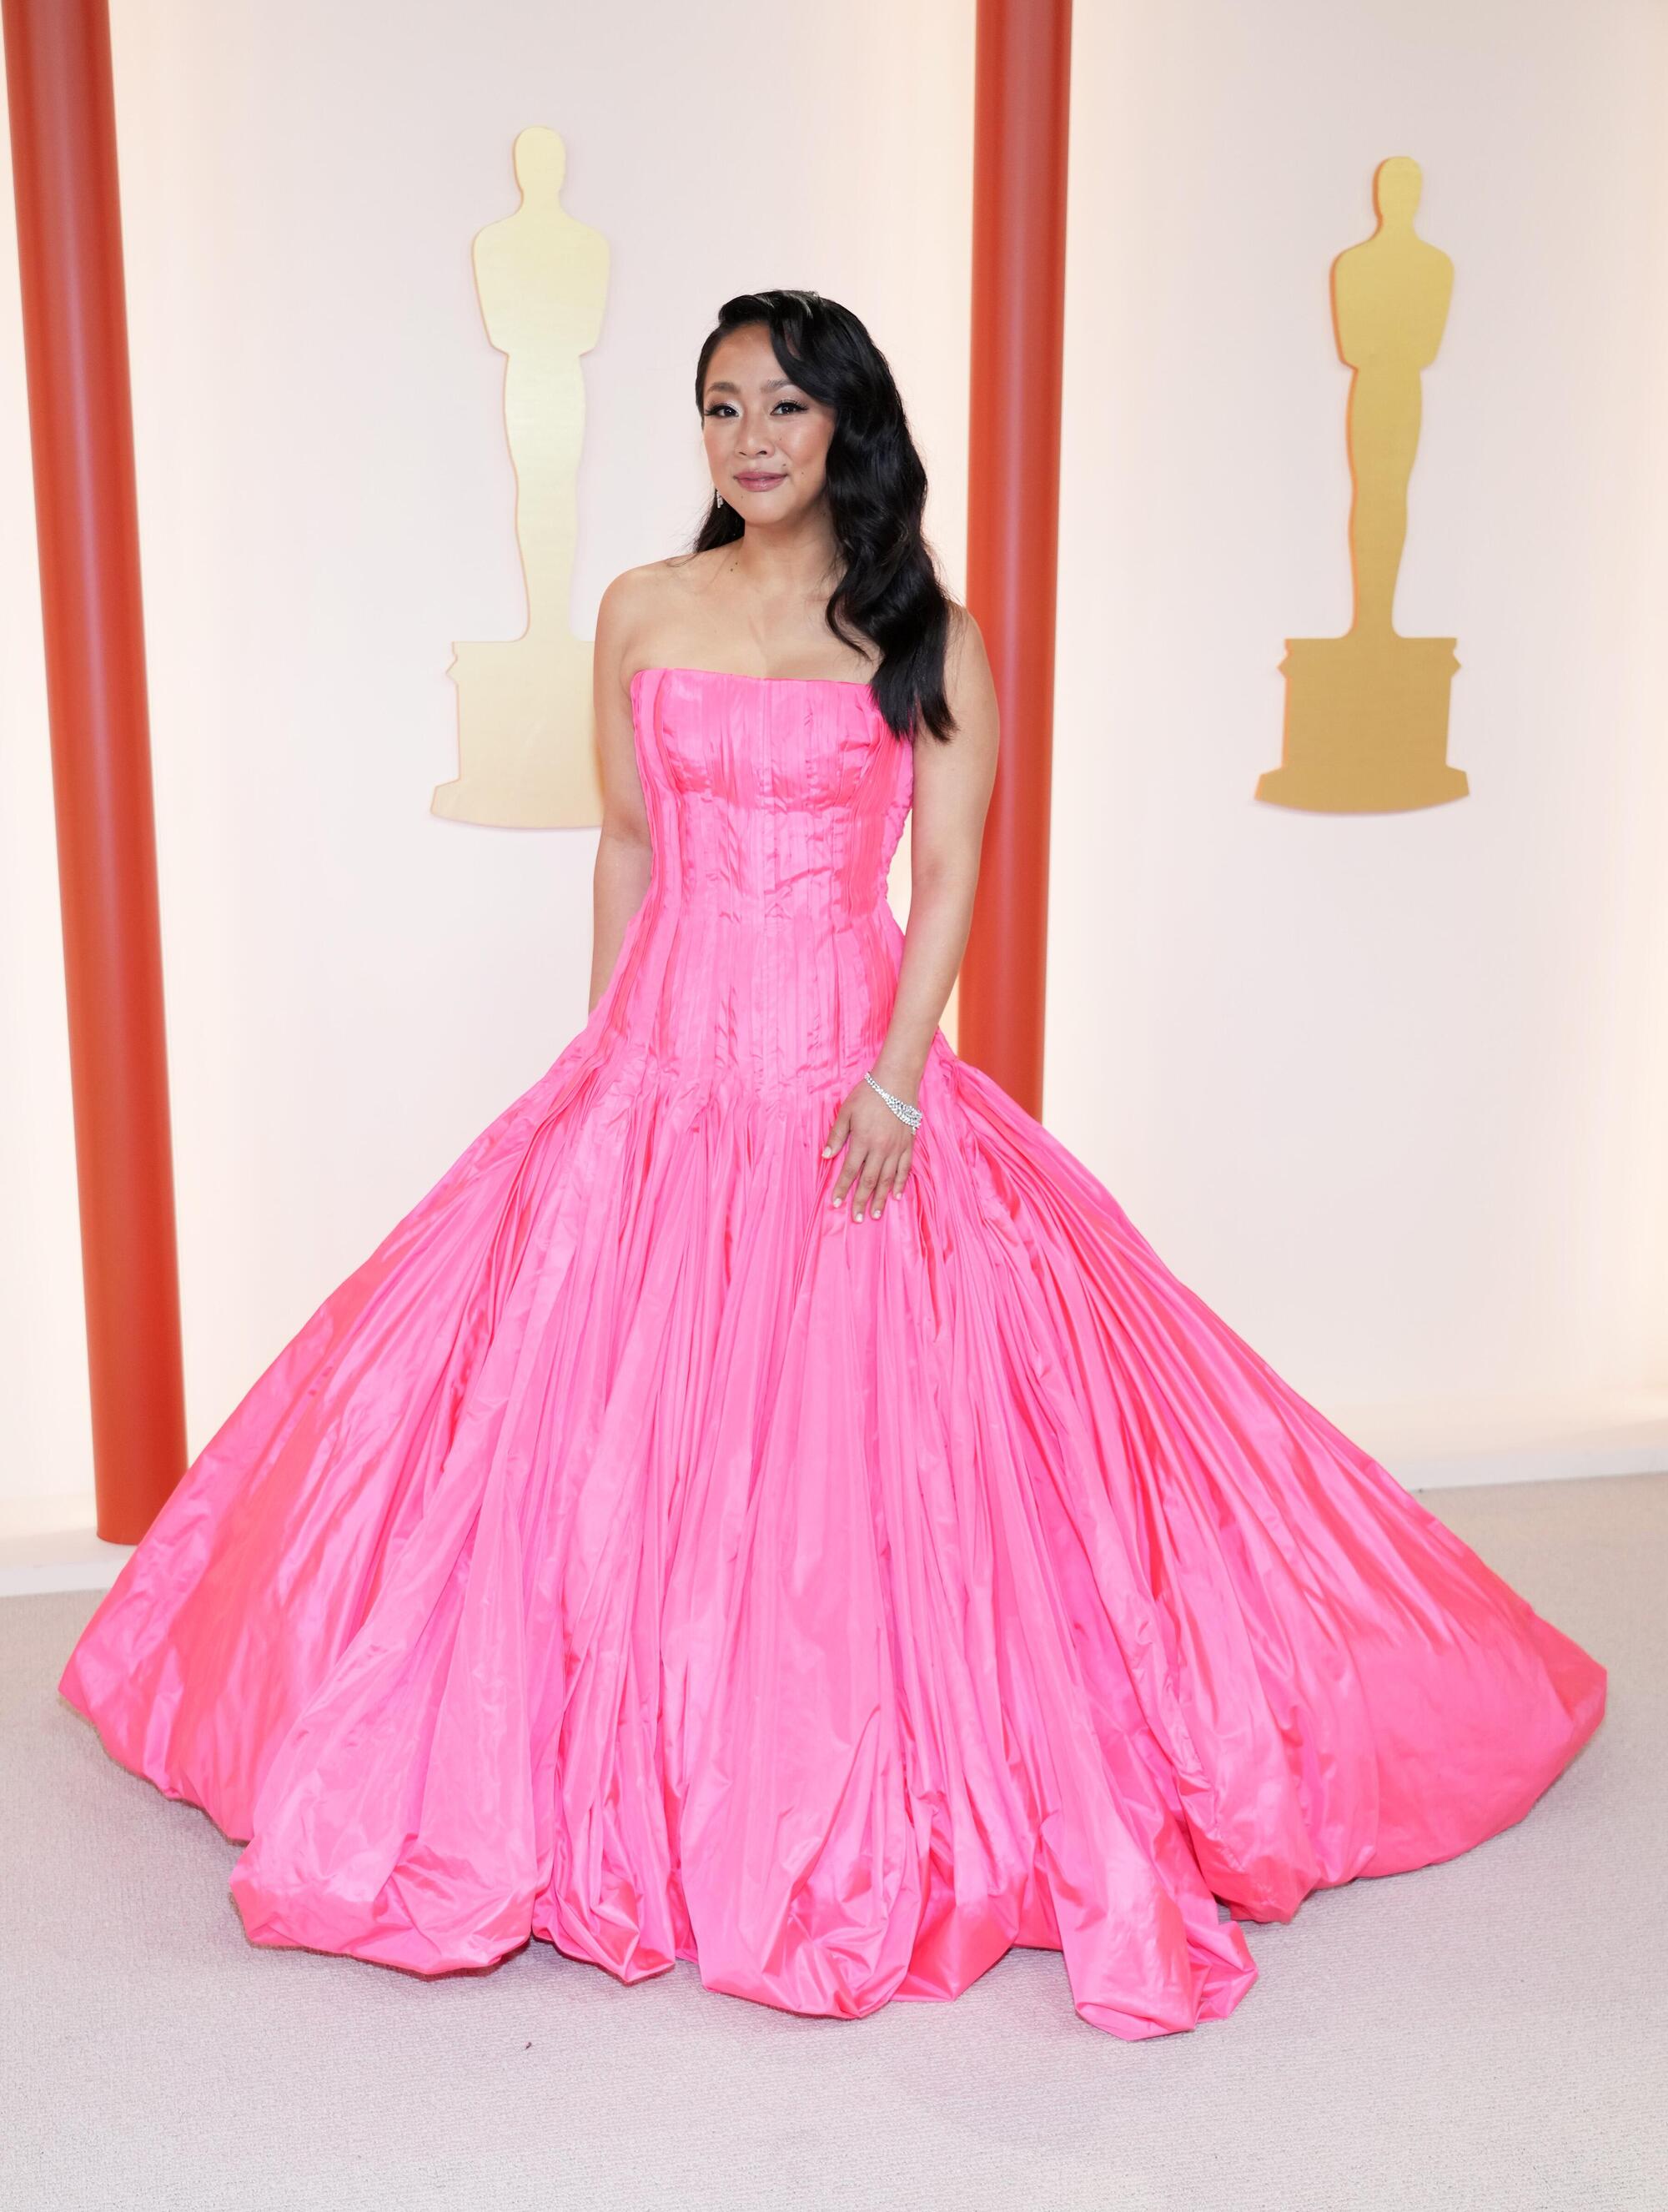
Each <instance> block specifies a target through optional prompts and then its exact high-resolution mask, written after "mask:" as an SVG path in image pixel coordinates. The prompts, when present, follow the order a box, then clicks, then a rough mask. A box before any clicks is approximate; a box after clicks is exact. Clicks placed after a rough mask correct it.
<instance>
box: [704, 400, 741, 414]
mask: <svg viewBox="0 0 1668 2212" xmlns="http://www.w3.org/2000/svg"><path fill="white" fill-rule="evenodd" d="M735 411H736V410H735V409H734V408H733V407H731V404H730V402H729V401H728V400H727V399H715V400H714V401H713V404H712V405H711V406H710V407H709V408H708V409H707V413H708V414H709V415H733V414H734V413H735Z"/></svg>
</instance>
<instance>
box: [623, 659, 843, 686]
mask: <svg viewBox="0 0 1668 2212" xmlns="http://www.w3.org/2000/svg"><path fill="white" fill-rule="evenodd" d="M640 676H711V677H713V678H716V679H717V681H719V683H722V684H832V685H833V686H834V689H835V690H839V691H867V690H870V688H871V686H870V679H869V678H867V677H855V676H747V675H743V673H742V671H740V670H739V669H735V668H684V667H677V666H666V665H658V664H657V665H652V666H650V667H647V668H638V669H634V670H633V671H632V675H631V684H635V683H636V681H637V679H638V678H639V677H640Z"/></svg>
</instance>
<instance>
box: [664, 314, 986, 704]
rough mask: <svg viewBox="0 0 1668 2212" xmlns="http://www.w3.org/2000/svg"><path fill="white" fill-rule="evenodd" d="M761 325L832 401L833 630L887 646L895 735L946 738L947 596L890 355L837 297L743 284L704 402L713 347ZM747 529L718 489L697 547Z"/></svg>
mask: <svg viewBox="0 0 1668 2212" xmlns="http://www.w3.org/2000/svg"><path fill="white" fill-rule="evenodd" d="M755 323H762V324H763V325H765V327H766V329H767V330H768V331H769V332H770V343H771V344H772V346H773V349H775V354H776V358H777V360H778V361H779V362H780V363H781V365H782V373H783V374H784V375H785V376H789V377H792V380H793V381H794V382H795V383H796V384H797V385H798V386H799V387H800V389H801V390H802V391H804V392H810V396H811V398H813V399H819V400H821V401H822V404H823V405H824V406H827V407H832V408H833V409H834V436H833V438H832V440H831V441H830V442H829V446H828V483H827V497H828V516H829V520H831V521H832V523H833V524H834V538H835V542H836V544H838V546H839V549H840V556H841V557H842V559H843V561H844V563H845V566H844V569H843V572H842V574H841V575H840V581H839V583H838V584H837V585H836V586H835V587H834V592H833V593H832V595H831V596H830V598H829V600H828V628H829V629H831V630H832V631H833V632H834V635H835V636H836V637H837V638H839V639H840V642H841V643H842V644H844V645H849V646H852V647H856V648H857V649H858V650H859V651H861V650H863V649H864V647H876V648H878V650H879V653H880V661H879V664H878V665H877V666H876V670H875V672H874V674H873V676H872V677H871V678H870V690H871V691H872V692H873V693H874V696H875V703H876V706H877V707H878V708H880V711H881V714H882V715H883V718H884V720H885V721H886V722H887V724H888V726H889V728H890V729H891V730H892V731H893V732H894V734H895V735H896V736H898V737H900V738H912V737H913V735H914V734H915V732H916V731H917V730H918V729H920V728H925V729H929V730H931V732H932V733H933V735H934V736H935V737H937V738H948V737H949V734H950V732H951V731H952V730H954V729H955V716H954V715H953V714H951V713H950V709H949V699H948V698H947V697H946V696H945V691H944V653H945V647H946V646H947V644H948V642H949V599H948V598H947V597H946V595H945V592H944V588H943V585H942V584H941V583H940V581H939V580H938V571H937V564H936V563H935V562H934V560H933V557H932V553H931V548H930V547H929V546H928V544H927V542H926V539H925V537H924V536H923V535H922V532H921V516H922V513H923V512H924V510H925V506H926V471H925V468H923V467H922V465H921V457H920V455H919V453H917V452H916V450H915V441H914V440H913V438H912V437H911V436H910V435H909V423H908V421H907V418H906V416H905V414H904V408H903V401H902V399H901V398H900V397H899V393H898V387H897V385H896V384H895V382H894V380H893V376H892V371H891V369H890V368H889V365H888V363H887V359H886V356H885V355H884V354H883V352H882V351H881V349H880V348H879V347H878V346H877V345H876V343H875V341H874V340H873V338H871V337H870V335H869V333H868V331H866V330H865V329H864V325H862V324H861V323H860V322H859V321H858V319H857V317H856V316H855V315H854V314H853V313H852V311H851V309H850V308H849V307H841V306H840V303H839V301H836V300H825V299H823V298H822V295H820V294H819V293H816V292H793V291H771V292H740V293H737V295H736V297H735V298H734V299H733V300H726V301H725V303H724V305H723V306H722V307H720V308H719V319H718V321H717V323H716V324H715V325H714V326H713V330H712V331H711V332H710V333H709V334H708V336H707V341H706V343H705V344H704V345H703V346H702V347H701V357H700V359H699V361H698V362H696V364H695V405H696V408H697V409H698V410H702V411H703V412H704V410H705V407H706V402H707V367H708V364H709V363H710V362H711V361H712V358H713V349H714V348H715V347H716V346H717V345H718V344H719V342H720V341H721V340H722V339H724V338H726V337H729V336H730V334H731V331H738V330H743V329H745V328H747V327H748V326H749V325H751V324H755ZM744 528H745V525H744V524H743V521H742V519H741V517H740V515H739V514H737V512H736V510H735V508H734V507H731V506H728V505H727V504H726V503H725V501H723V500H722V499H720V498H719V495H718V494H717V493H716V492H714V494H713V503H712V505H711V506H710V507H708V508H707V513H706V515H705V517H704V518H703V520H702V522H701V528H700V530H699V531H698V532H697V533H696V536H695V541H694V551H696V552H697V553H705V552H707V551H708V550H710V549H711V548H712V547H713V546H717V545H729V544H733V543H734V541H735V540H736V539H737V538H739V537H741V535H742V534H743V530H744Z"/></svg>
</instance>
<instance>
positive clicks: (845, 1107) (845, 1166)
mask: <svg viewBox="0 0 1668 2212" xmlns="http://www.w3.org/2000/svg"><path fill="white" fill-rule="evenodd" d="M944 689H945V691H946V693H947V695H948V696H949V706H950V712H951V714H953V715H954V716H955V734H954V735H953V736H952V737H951V738H950V739H949V743H948V744H946V743H944V742H943V740H942V739H940V738H935V737H934V736H933V735H932V734H931V732H930V731H923V732H921V733H920V734H919V736H918V737H917V738H915V739H914V746H915V759H914V786H913V799H912V803H911V809H910V829H909V921H908V925H907V928H906V929H905V932H904V949H903V957H902V960H901V963H900V966H899V970H898V989H897V996H896V998H895V1000H894V1002H893V1007H892V1018H891V1021H890V1023H889V1025H888V1028H887V1031H886V1039H885V1042H884V1043H883V1045H882V1047H881V1050H880V1055H879V1057H878V1059H877V1060H876V1061H875V1064H874V1066H873V1068H872V1069H871V1071H870V1073H872V1074H873V1076H874V1079H875V1081H876V1083H878V1084H880V1085H883V1087H884V1088H885V1089H886V1090H888V1091H892V1092H893V1093H895V1096H897V1097H900V1098H902V1099H903V1100H905V1101H906V1102H907V1103H908V1104H910V1105H912V1106H913V1105H914V1104H915V1103H917V1094H918V1093H919V1089H920V1082H921V1077H922V1074H923V1073H924V1072H925V1067H926V1061H927V1054H928V1053H929V1052H930V1051H931V1046H932V1040H933V1037H934V1036H935V1034H936V1033H937V1027H938V1024H939V1021H940V1019H941V1018H942V1016H943V1011H944V1008H945V1006H947V1005H948V1004H949V994H950V991H951V989H952V987H953V986H954V984H955V977H956V973H957V971H958V969H960V967H961V956H962V954H963V953H964V952H965V951H966V950H967V933H968V931H969V930H970V929H971V928H972V927H973V902H974V891H975V890H977V888H978V884H979V855H980V846H981V844H982V842H983V841H984V836H985V817H986V812H987V811H988V809H989V807H990V803H991V792H992V787H994V784H995V781H996V757H997V744H998V716H997V704H996V686H995V684H993V683H992V679H991V667H990V662H989V660H988V659H986V653H985V641H984V639H983V638H982V637H981V636H980V632H979V625H978V623H975V622H974V618H973V617H972V616H971V615H970V614H968V613H967V610H966V609H965V608H962V607H957V608H955V609H954V610H953V611H952V627H951V631H950V641H949V650H948V652H947V653H946V654H945V669H944ZM842 1143H844V1144H846V1146H847V1152H846V1158H845V1160H844V1161H843V1162H842V1163H841V1166H840V1176H839V1179H838V1180H837V1182H836V1183H835V1185H834V1192H833V1202H834V1205H836V1206H838V1205H840V1203H841V1202H842V1200H844V1198H845V1196H846V1192H847V1190H848V1189H850V1190H852V1191H853V1196H852V1219H853V1220H857V1221H860V1220H861V1219H862V1218H863V1217H864V1210H865V1208H866V1209H867V1210H869V1211H870V1212H874V1213H878V1212H880V1211H881V1210H882V1208H883V1206H885V1203H886V1201H887V1200H888V1198H889V1197H891V1196H893V1195H894V1194H896V1193H897V1192H899V1191H901V1190H902V1188H903V1187H904V1184H905V1182H907V1179H908V1175H909V1168H910V1163H911V1160H912V1158H913V1152H914V1133H913V1131H912V1130H911V1129H910V1128H908V1127H907V1126H906V1124H905V1123H904V1122H903V1121H901V1120H900V1118H899V1117H898V1115H895V1113H894V1112H893V1111H892V1109H891V1108H890V1107H889V1105H888V1104H887V1103H886V1101H885V1100H884V1099H883V1098H882V1097H880V1096H879V1095H878V1094H877V1093H876V1091H873V1090H871V1089H870V1086H869V1085H868V1084H867V1083H861V1082H860V1083H858V1085H856V1086H855V1087H854V1088H853V1089H852V1091H851V1092H850V1093H849V1094H848V1095H847V1097H846V1098H845V1100H844V1101H843V1102H842V1103H841V1105H840V1111H839V1114H838V1115H836V1116H835V1119H834V1127H833V1129H832V1130H831V1131H830V1133H829V1136H828V1143H827V1144H826V1145H825V1146H824V1147H823V1157H824V1158H828V1156H829V1154H831V1153H833V1152H838V1151H839V1149H840V1145H841V1144H842Z"/></svg>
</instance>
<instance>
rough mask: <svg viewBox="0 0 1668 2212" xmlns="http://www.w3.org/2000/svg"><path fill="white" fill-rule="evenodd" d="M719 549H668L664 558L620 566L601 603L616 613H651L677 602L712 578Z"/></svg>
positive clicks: (634, 614) (624, 614)
mask: <svg viewBox="0 0 1668 2212" xmlns="http://www.w3.org/2000/svg"><path fill="white" fill-rule="evenodd" d="M718 559H719V552H718V549H716V548H715V549H713V550H712V551H708V552H705V553H671V554H668V555H667V556H666V558H665V559H664V561H645V562H642V563H641V565H640V567H638V568H622V570H621V571H620V573H619V574H618V575H617V576H616V577H615V579H614V580H613V581H612V582H611V583H610V585H609V586H608V588H607V590H606V591H605V592H604V593H603V605H604V607H606V608H608V609H609V610H610V611H611V612H613V613H614V614H616V615H623V616H627V617H635V616H640V615H652V614H653V613H654V612H655V611H657V610H658V609H659V608H661V607H666V606H671V605H677V604H679V603H681V602H682V601H683V600H686V599H688V598H689V597H690V596H691V595H692V594H693V593H694V592H699V591H700V590H701V588H702V587H703V586H705V585H706V584H707V582H709V581H710V580H711V578H712V576H713V572H714V570H715V568H716V566H717V563H718Z"/></svg>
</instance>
